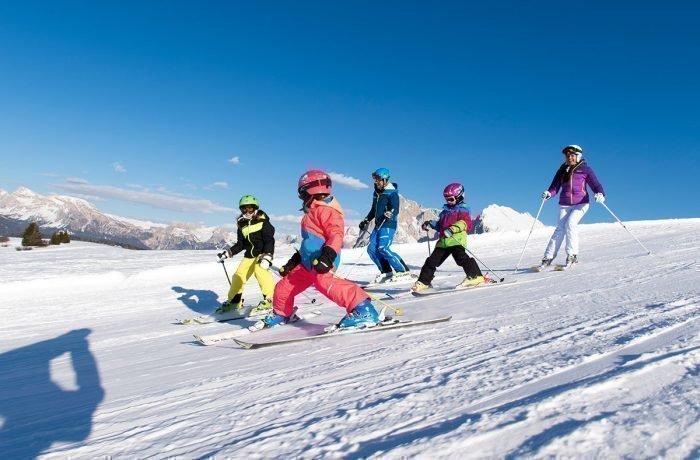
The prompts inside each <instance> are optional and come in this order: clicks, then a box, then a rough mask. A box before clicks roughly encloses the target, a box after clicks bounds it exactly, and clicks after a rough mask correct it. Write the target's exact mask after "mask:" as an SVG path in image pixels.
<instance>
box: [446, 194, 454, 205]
mask: <svg viewBox="0 0 700 460" xmlns="http://www.w3.org/2000/svg"><path fill="white" fill-rule="evenodd" d="M443 196H444V197H445V201H447V203H448V204H455V203H456V202H457V197H454V196H445V195H443Z"/></svg>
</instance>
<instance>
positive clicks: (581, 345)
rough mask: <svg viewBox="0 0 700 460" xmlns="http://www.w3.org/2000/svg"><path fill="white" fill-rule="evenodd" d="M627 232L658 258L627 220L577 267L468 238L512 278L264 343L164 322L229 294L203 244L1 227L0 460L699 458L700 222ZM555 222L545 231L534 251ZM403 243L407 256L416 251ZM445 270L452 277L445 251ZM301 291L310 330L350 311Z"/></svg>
mask: <svg viewBox="0 0 700 460" xmlns="http://www.w3.org/2000/svg"><path fill="white" fill-rule="evenodd" d="M626 225H627V226H628V228H629V229H630V230H631V231H632V232H634V234H635V235H636V236H637V237H638V238H639V239H640V240H641V241H642V242H644V244H645V245H646V246H647V247H649V248H650V249H651V250H652V251H653V252H654V255H653V256H646V255H645V252H644V250H643V249H642V248H641V247H640V246H639V245H638V244H637V242H635V241H634V240H633V239H632V238H631V237H630V235H629V234H627V233H626V232H625V231H624V229H623V228H622V227H621V226H620V225H618V224H593V225H581V226H580V230H581V254H580V259H581V263H580V264H579V265H578V266H576V267H574V268H573V269H571V270H569V271H566V272H545V273H539V274H535V273H524V272H523V273H518V274H515V275H512V270H513V268H514V265H515V263H516V262H517V260H518V257H519V255H520V252H521V251H522V245H523V244H524V241H525V238H526V236H527V233H526V232H520V233H515V232H507V233H504V234H483V235H474V236H470V239H469V244H470V249H471V250H472V251H473V252H474V253H475V254H476V255H477V256H478V257H479V258H480V259H481V260H483V261H484V262H486V263H487V264H488V265H489V266H490V267H492V268H493V269H495V270H501V274H502V275H506V277H507V279H517V280H518V282H516V283H515V284H513V285H512V286H503V287H500V288H498V289H493V290H489V289H488V288H486V289H481V290H474V291H469V292H460V293H455V294H447V295H443V296H435V297H426V298H420V299H419V298H413V297H410V296H408V297H403V298H400V299H398V300H394V301H390V302H391V304H392V305H394V306H396V307H400V308H401V309H403V310H404V312H405V316H406V317H410V318H418V319H428V318H431V317H437V316H444V315H448V314H449V315H452V316H453V319H452V321H450V322H448V323H442V326H440V327H436V326H428V327H420V328H412V329H405V330H396V331H386V332H377V333H369V334H358V335H349V336H343V337H337V338H330V339H324V340H321V341H311V342H305V343H301V344H296V345H287V346H280V347H272V348H267V349H260V350H243V349H239V348H237V347H236V346H235V345H234V344H228V343H226V342H224V344H223V345H220V346H211V347H204V346H200V345H198V344H196V343H195V342H194V341H193V339H192V334H194V333H197V334H214V333H218V332H224V331H232V330H236V329H238V328H241V327H243V326H245V325H248V324H250V323H249V322H245V321H238V322H231V323H220V324H210V325H199V326H183V325H179V324H175V322H174V321H173V319H174V318H175V317H190V316H196V315H199V314H203V313H209V312H211V311H212V310H213V309H214V308H215V306H216V305H217V303H218V302H219V301H221V300H222V299H223V297H224V296H225V294H226V291H227V288H228V285H227V283H226V280H225V279H224V272H223V270H222V268H221V267H220V266H219V264H217V263H215V251H129V250H125V249H121V248H117V247H110V246H101V245H95V244H89V243H81V242H72V243H70V244H69V245H62V246H59V247H49V248H44V249H34V250H31V251H21V252H20V251H15V250H14V248H13V247H12V246H14V245H17V244H18V240H16V239H13V241H12V243H11V244H10V246H9V247H0V260H1V261H2V263H0V280H2V281H1V282H2V286H0V292H2V297H1V298H0V314H2V318H3V321H2V323H1V325H0V369H2V372H0V445H2V446H3V447H2V452H3V458H31V457H33V456H37V455H38V456H39V457H40V458H68V457H70V458H97V457H106V456H114V457H115V458H147V457H155V458H164V457H178V458H208V457H212V456H216V457H217V458H229V457H230V458H295V457H299V458H317V457H328V458H341V457H343V458H345V457H351V458H358V457H370V458H406V457H408V458H415V457H419V458H506V457H507V458H519V457H535V458H546V457H564V458H567V457H576V458H621V457H622V458H649V457H664V458H697V457H698V455H700V404H699V401H700V385H698V375H700V308H698V307H699V306H700V288H699V286H700V283H699V282H698V278H699V277H700V219H685V220H665V221H648V222H630V223H626ZM550 234H551V228H550V229H547V228H544V229H539V228H538V229H535V231H534V232H533V234H532V237H531V239H530V243H529V245H528V248H527V250H526V252H525V256H526V257H525V259H524V260H525V261H527V264H532V263H535V262H536V261H538V260H539V259H540V257H541V255H542V254H541V253H542V251H543V249H544V246H545V244H546V241H547V239H548V237H549V235H550ZM396 249H397V251H398V252H399V253H400V254H401V255H402V256H403V258H404V259H405V260H406V261H407V262H408V263H409V265H411V266H412V268H415V269H416V270H417V269H419V267H420V266H421V265H422V263H423V261H424V260H425V257H426V256H427V246H426V245H425V244H408V245H401V246H397V247H396ZM290 252H291V249H289V248H285V249H284V250H282V251H281V253H280V254H278V255H277V258H276V264H280V263H284V262H285V261H286V257H287V256H289V254H290ZM343 258H344V260H345V261H346V264H345V265H343V266H342V267H341V269H340V270H339V274H340V275H341V276H348V277H350V278H352V279H356V280H368V279H370V278H372V277H373V276H374V274H375V273H374V271H375V269H374V268H373V266H372V265H371V263H370V262H369V259H368V257H367V255H366V254H363V253H362V251H361V250H344V251H343ZM237 260H238V258H236V259H235V260H234V262H233V263H232V262H229V263H228V264H227V270H228V273H229V274H232V273H233V271H234V270H235V266H236V262H237ZM559 260H560V261H562V260H563V255H560V256H559ZM523 265H526V264H525V263H523ZM438 273H439V274H443V275H444V274H448V275H451V277H449V278H447V279H443V280H441V281H440V282H443V283H452V282H457V281H459V280H461V276H460V272H459V270H458V269H457V267H456V266H455V265H454V263H453V262H452V261H451V260H450V261H448V262H446V263H445V264H444V265H443V267H441V269H440V271H439V272H438ZM246 289H247V290H246V296H245V297H246V301H247V303H251V304H254V303H257V300H258V298H259V296H260V294H259V290H258V289H257V285H256V283H255V281H254V280H251V282H250V283H249V284H248V286H247V288H246ZM308 296H309V297H313V298H316V299H317V300H318V301H317V303H316V304H315V305H314V306H313V307H310V308H313V309H318V310H320V311H321V312H322V314H321V316H319V317H318V318H315V319H313V320H312V321H313V322H316V323H329V322H332V321H335V320H337V319H338V318H339V317H340V316H341V315H342V313H343V311H342V310H341V309H340V308H338V307H337V306H335V305H330V304H328V303H326V301H325V300H324V299H323V297H322V296H321V295H319V294H317V293H315V292H314V291H311V292H309V293H308ZM299 300H300V301H307V300H308V298H304V297H300V298H299ZM303 308H309V307H303ZM293 327H300V325H289V326H285V328H293ZM300 330H301V327H300Z"/></svg>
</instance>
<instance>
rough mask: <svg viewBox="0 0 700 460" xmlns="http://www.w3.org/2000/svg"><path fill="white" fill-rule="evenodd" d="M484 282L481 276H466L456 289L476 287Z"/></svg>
mask: <svg viewBox="0 0 700 460" xmlns="http://www.w3.org/2000/svg"><path fill="white" fill-rule="evenodd" d="M485 282H486V279H485V278H484V277H483V276H481V275H479V276H475V277H469V276H467V277H466V278H464V281H462V282H461V283H459V285H457V287H458V288H470V287H476V286H478V285H479V284H482V283H485Z"/></svg>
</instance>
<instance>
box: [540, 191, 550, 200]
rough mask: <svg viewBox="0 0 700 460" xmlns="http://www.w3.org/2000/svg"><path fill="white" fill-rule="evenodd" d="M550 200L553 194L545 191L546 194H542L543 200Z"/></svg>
mask: <svg viewBox="0 0 700 460" xmlns="http://www.w3.org/2000/svg"><path fill="white" fill-rule="evenodd" d="M550 198H552V194H551V193H549V190H545V191H544V192H542V199H543V200H548V199H550Z"/></svg>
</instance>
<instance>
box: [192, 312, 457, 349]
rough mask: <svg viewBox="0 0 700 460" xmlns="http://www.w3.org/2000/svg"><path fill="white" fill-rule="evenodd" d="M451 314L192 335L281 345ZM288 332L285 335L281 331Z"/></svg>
mask: <svg viewBox="0 0 700 460" xmlns="http://www.w3.org/2000/svg"><path fill="white" fill-rule="evenodd" d="M320 314H321V312H320V311H310V312H304V313H303V314H301V313H300V314H296V313H295V314H294V318H293V320H292V321H290V322H289V323H288V324H292V323H300V322H305V321H307V320H309V319H310V318H314V317H317V316H319V315H320ZM450 319H452V317H451V316H446V317H442V318H434V319H429V320H404V319H396V318H391V317H387V318H386V319H385V320H384V321H382V322H380V323H377V324H376V325H373V326H369V327H356V328H341V327H338V326H337V325H336V324H332V325H319V324H311V323H306V324H298V325H297V326H295V327H290V328H289V329H287V327H288V326H287V325H284V326H275V327H272V328H269V329H262V330H260V331H256V332H254V331H251V330H250V329H247V328H244V329H238V330H235V331H229V332H223V333H221V334H213V335H206V336H204V335H195V336H194V338H195V339H196V340H197V341H198V342H199V343H201V344H202V345H206V346H210V345H217V344H221V343H222V342H230V341H233V342H234V343H236V344H237V345H239V346H240V347H242V348H246V349H252V348H264V347H270V346H273V345H285V344H288V343H296V342H305V341H309V340H315V339H321V338H329V337H337V336H340V335H347V334H356V333H367V332H378V331H386V330H391V329H399V328H405V327H413V326H423V325H428V324H434V323H440V322H444V321H449V320H450ZM287 331H288V334H285V333H286V332H287Z"/></svg>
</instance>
